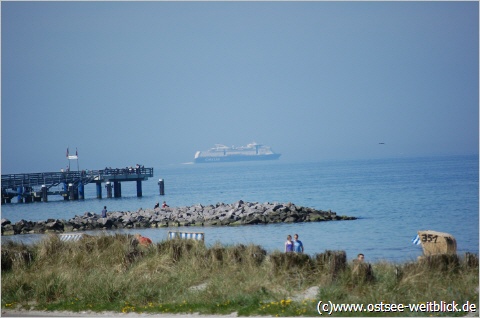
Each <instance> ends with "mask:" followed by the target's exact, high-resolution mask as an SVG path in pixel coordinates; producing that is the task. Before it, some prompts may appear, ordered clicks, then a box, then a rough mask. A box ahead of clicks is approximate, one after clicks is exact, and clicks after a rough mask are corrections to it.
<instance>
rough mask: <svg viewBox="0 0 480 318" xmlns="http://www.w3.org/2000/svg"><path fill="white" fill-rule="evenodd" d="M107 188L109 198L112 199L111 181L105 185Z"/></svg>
mask: <svg viewBox="0 0 480 318" xmlns="http://www.w3.org/2000/svg"><path fill="white" fill-rule="evenodd" d="M105 188H107V198H111V197H112V183H111V182H110V181H107V183H106V184H105Z"/></svg>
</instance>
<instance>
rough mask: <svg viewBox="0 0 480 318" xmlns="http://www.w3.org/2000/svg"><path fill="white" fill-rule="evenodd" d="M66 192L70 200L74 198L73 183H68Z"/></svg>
mask: <svg viewBox="0 0 480 318" xmlns="http://www.w3.org/2000/svg"><path fill="white" fill-rule="evenodd" d="M68 194H69V196H70V200H75V187H74V186H73V183H69V184H68Z"/></svg>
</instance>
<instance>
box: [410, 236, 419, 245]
mask: <svg viewBox="0 0 480 318" xmlns="http://www.w3.org/2000/svg"><path fill="white" fill-rule="evenodd" d="M412 244H415V245H420V236H418V234H417V236H415V237H414V238H413V239H412Z"/></svg>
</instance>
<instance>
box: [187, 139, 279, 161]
mask: <svg viewBox="0 0 480 318" xmlns="http://www.w3.org/2000/svg"><path fill="white" fill-rule="evenodd" d="M278 158H280V154H278V153H274V152H273V151H272V149H271V148H270V147H268V146H264V145H261V144H257V143H256V142H253V143H251V144H248V145H246V146H241V147H235V146H232V147H228V146H225V145H220V144H216V145H215V147H213V148H210V149H209V150H206V151H197V152H196V153H195V159H194V163H210V162H236V161H254V160H274V159H278Z"/></svg>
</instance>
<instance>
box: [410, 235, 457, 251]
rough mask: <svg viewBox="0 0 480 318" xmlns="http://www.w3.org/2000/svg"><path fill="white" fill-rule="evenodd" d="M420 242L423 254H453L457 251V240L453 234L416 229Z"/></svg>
mask: <svg viewBox="0 0 480 318" xmlns="http://www.w3.org/2000/svg"><path fill="white" fill-rule="evenodd" d="M418 236H419V237H420V241H421V242H422V248H423V254H424V255H426V256H428V255H435V254H455V253H457V241H456V240H455V238H454V237H453V235H451V234H448V233H442V232H436V231H418Z"/></svg>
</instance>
